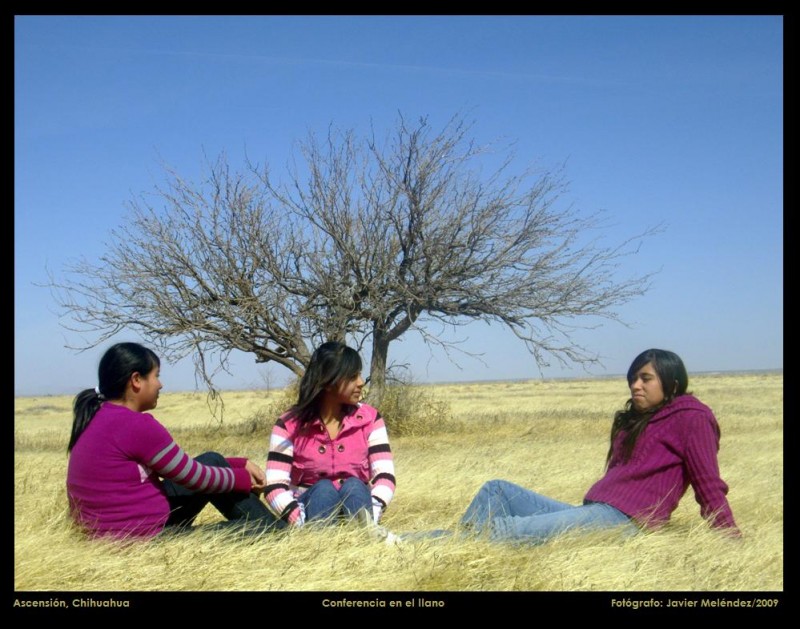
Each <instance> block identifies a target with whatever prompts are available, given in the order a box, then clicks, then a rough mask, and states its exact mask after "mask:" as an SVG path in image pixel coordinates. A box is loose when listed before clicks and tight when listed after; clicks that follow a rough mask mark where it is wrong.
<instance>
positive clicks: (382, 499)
mask: <svg viewBox="0 0 800 629" xmlns="http://www.w3.org/2000/svg"><path fill="white" fill-rule="evenodd" d="M367 443H368V448H369V450H368V456H369V466H370V477H371V481H370V484H371V485H372V505H373V516H374V519H375V521H376V522H377V521H378V520H379V519H380V516H381V514H382V513H383V510H384V509H386V507H387V506H388V505H389V502H391V500H392V496H393V495H394V490H395V485H396V481H395V476H394V459H393V457H392V449H391V447H389V435H388V433H387V432H386V424H385V423H384V421H383V418H382V417H381V416H380V414H379V415H378V416H377V418H376V419H375V422H374V423H373V425H372V431H371V432H370V433H369V438H368V440H367Z"/></svg>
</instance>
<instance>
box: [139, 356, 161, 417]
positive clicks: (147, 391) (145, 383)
mask: <svg viewBox="0 0 800 629" xmlns="http://www.w3.org/2000/svg"><path fill="white" fill-rule="evenodd" d="M160 376H161V370H160V369H159V368H158V367H153V368H152V369H151V370H150V373H148V374H147V375H146V376H142V375H141V374H140V373H138V372H137V373H134V374H133V375H132V376H131V379H132V384H133V386H134V391H135V392H136V398H137V400H136V401H137V403H138V406H139V412H140V413H141V412H144V411H150V410H153V409H154V408H155V407H156V405H157V404H158V392H159V391H161V388H162V387H163V386H164V385H162V384H161V380H159V377H160Z"/></svg>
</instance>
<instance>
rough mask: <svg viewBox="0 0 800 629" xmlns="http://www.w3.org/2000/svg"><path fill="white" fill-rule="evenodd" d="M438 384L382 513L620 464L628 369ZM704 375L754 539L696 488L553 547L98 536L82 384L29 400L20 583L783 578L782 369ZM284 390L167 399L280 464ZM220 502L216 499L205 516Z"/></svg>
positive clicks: (543, 584)
mask: <svg viewBox="0 0 800 629" xmlns="http://www.w3.org/2000/svg"><path fill="white" fill-rule="evenodd" d="M422 389H424V393H425V396H427V397H428V399H431V400H438V401H439V402H440V404H439V406H440V408H449V411H450V412H449V415H450V418H448V417H447V416H443V417H442V418H441V420H439V419H431V418H428V419H427V422H428V424H429V425H428V426H426V427H423V428H426V429H419V430H415V431H406V432H408V433H410V434H401V432H402V431H400V430H395V431H394V432H392V433H390V437H391V438H392V447H393V450H394V453H395V462H396V471H397V478H398V487H397V493H396V495H395V500H394V501H393V503H392V505H391V507H390V509H389V510H388V511H387V513H386V516H385V518H384V522H383V523H384V524H385V525H386V526H387V527H388V528H390V529H392V530H395V531H398V532H411V531H424V530H428V529H433V528H452V527H453V526H454V525H455V523H456V522H457V520H458V518H459V516H460V515H461V513H462V512H463V510H464V508H465V507H466V506H467V504H468V503H469V501H470V500H471V498H472V496H473V495H474V494H475V492H476V491H477V490H478V488H479V487H480V486H481V484H482V483H483V482H485V481H486V480H489V479H492V478H504V479H507V480H510V481H513V482H516V483H519V484H521V485H524V486H526V487H529V488H531V489H534V490H536V491H539V492H541V493H544V494H547V495H549V496H552V497H554V498H557V499H560V500H563V501H565V502H573V503H576V504H577V503H579V502H580V501H581V499H582V497H583V494H584V492H585V491H586V489H587V488H588V487H589V486H590V485H591V484H592V483H593V482H594V481H595V480H596V479H597V478H598V477H599V476H600V475H601V474H602V472H603V464H604V461H605V455H606V450H607V447H608V433H609V428H610V422H611V417H612V415H613V412H614V411H615V410H616V409H617V408H618V407H619V406H620V405H621V404H622V403H623V402H624V400H625V399H626V391H627V390H626V387H625V383H624V380H622V379H621V378H620V379H613V380H612V379H595V380H558V381H530V382H507V383H502V382H498V383H476V384H452V385H437V386H426V387H422ZM690 389H691V390H692V391H693V392H694V393H695V394H696V395H697V396H698V397H699V398H700V399H702V400H703V401H704V402H706V403H707V404H708V405H709V406H711V407H712V409H714V411H715V413H716V415H717V418H718V419H719V423H720V426H721V429H722V446H721V451H720V466H721V469H722V475H723V478H724V479H725V480H726V481H727V483H728V485H729V486H730V492H729V496H728V497H729V500H730V503H731V506H732V509H733V512H734V515H735V517H736V519H737V522H738V524H739V526H740V528H741V530H742V532H743V535H744V537H743V538H742V539H740V540H732V539H729V538H726V537H724V536H722V535H720V534H718V533H716V532H714V531H712V530H710V529H709V528H708V527H707V526H706V524H705V522H704V521H703V520H702V519H701V518H700V515H699V509H698V506H697V504H696V503H695V501H694V497H693V494H692V491H691V489H690V490H689V492H688V493H687V495H686V496H685V497H684V499H683V501H682V502H681V504H680V506H679V508H678V510H677V511H676V512H675V513H674V515H673V518H672V521H671V523H670V524H669V525H668V526H667V527H666V528H664V529H662V530H660V531H657V532H648V533H643V534H641V535H638V536H634V537H632V538H626V539H619V538H617V537H616V536H615V535H613V534H607V533H603V534H591V535H580V534H566V535H564V536H562V537H560V538H558V539H556V540H554V541H552V542H550V543H547V544H544V545H541V546H523V547H519V546H507V545H496V544H490V543H488V542H484V541H477V540H464V539H458V538H449V539H446V540H436V541H432V540H429V541H424V542H408V543H405V544H403V545H400V546H395V547H390V546H386V545H384V544H382V543H380V542H377V541H374V540H372V539H370V538H369V537H368V536H367V535H366V533H365V532H364V531H363V530H362V529H359V528H356V527H355V526H341V527H330V528H328V529H325V530H297V531H292V532H289V533H280V534H271V535H265V536H261V537H251V538H247V539H241V538H237V537H235V536H230V535H227V536H226V535H223V534H220V533H210V532H207V531H203V530H202V527H201V529H200V530H198V531H196V532H193V533H191V534H189V535H186V536H184V537H177V538H175V537H174V538H164V539H160V538H159V539H156V540H153V541H150V542H128V543H120V542H110V541H90V540H87V539H84V538H83V537H82V536H81V534H80V533H79V532H78V531H76V530H75V529H74V528H73V527H72V526H71V524H70V520H69V518H68V514H67V500H66V497H65V484H64V479H65V475H66V465H67V454H66V443H67V439H68V436H69V430H70V425H71V398H69V397H37V398H17V399H16V400H15V418H14V426H15V428H14V436H15V449H14V457H15V461H14V472H15V478H14V494H15V496H14V587H15V590H16V591H25V592H47V591H53V592H58V591H79V592H97V591H114V592H118V591H128V592H150V591H223V592H228V591H248V592H250V591H258V592H267V591H327V592H330V591H357V592H370V591H372V592H375V591H384V592H385V591H398V592H399V591H415V592H437V591H439V592H444V591H453V592H455V591H488V592H510V591H570V592H575V591H581V592H593V591H600V592H623V593H624V592H754V591H755V592H779V591H783V587H784V572H783V504H784V499H783V469H784V468H783V375H782V374H744V375H729V374H721V375H699V376H696V377H693V378H692V379H691V382H690ZM281 395H282V393H281V392H280V391H272V392H266V391H252V392H228V393H226V394H225V395H224V399H225V403H226V411H225V418H224V422H223V423H222V424H221V425H220V424H219V423H218V422H216V421H215V420H214V419H213V418H212V417H211V414H210V412H209V409H208V407H207V405H206V401H205V396H204V394H188V393H165V394H163V395H162V397H161V400H160V402H159V407H158V409H156V411H154V414H155V415H156V417H158V418H159V420H160V421H161V422H162V423H163V424H164V425H166V426H167V427H168V428H169V429H170V431H171V432H172V433H173V435H174V436H175V437H176V439H177V440H178V442H179V443H180V444H181V445H182V446H183V447H184V448H185V449H186V450H187V451H189V452H190V453H191V454H199V453H200V452H202V451H204V450H208V449H214V450H218V451H221V452H223V453H224V454H227V455H239V456H247V457H250V458H251V459H253V460H256V461H259V462H261V463H262V464H263V462H264V460H265V456H266V452H267V447H268V438H269V422H266V423H265V421H264V417H263V415H264V413H267V412H270V413H271V411H270V409H271V408H272V407H274V406H275V399H276V398H279V397H280V396H281ZM444 415H446V414H444ZM270 416H271V414H270ZM257 417H262V421H261V422H260V423H259V422H255V421H254V418H257ZM387 419H389V420H391V418H387ZM270 421H271V420H270ZM254 428H255V430H254V431H253V429H254ZM392 435H394V436H392ZM218 518H219V516H218V515H217V514H216V512H214V511H213V510H211V508H209V509H207V510H206V511H204V512H203V514H201V516H200V522H201V523H209V522H214V521H216V520H217V519H218Z"/></svg>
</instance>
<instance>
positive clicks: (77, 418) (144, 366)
mask: <svg viewBox="0 0 800 629" xmlns="http://www.w3.org/2000/svg"><path fill="white" fill-rule="evenodd" d="M160 366H161V361H160V360H159V359H158V356H156V354H155V352H153V351H152V350H150V349H147V348H146V347H144V346H143V345H139V344H138V343H117V344H116V345H112V346H111V347H109V348H108V349H107V350H106V353H105V354H103V357H102V358H101V359H100V365H99V366H98V368H97V382H98V386H97V388H96V389H84V390H83V391H81V392H80V393H78V395H76V396H75V401H74V402H73V404H72V409H73V419H72V435H71V436H70V439H69V445H68V446H67V452H71V451H72V448H73V447H75V444H76V443H77V442H78V439H79V438H80V436H81V435H82V434H83V431H84V430H86V427H87V426H88V425H89V422H90V421H92V418H93V417H94V416H95V414H96V413H97V411H99V410H100V406H102V404H103V402H104V401H105V400H117V399H119V398H121V397H122V396H123V395H125V388H126V387H127V386H128V381H129V380H130V379H131V376H132V375H133V374H134V373H137V372H138V373H140V374H141V375H142V376H146V375H147V374H149V373H150V372H151V371H153V369H154V368H156V367H160Z"/></svg>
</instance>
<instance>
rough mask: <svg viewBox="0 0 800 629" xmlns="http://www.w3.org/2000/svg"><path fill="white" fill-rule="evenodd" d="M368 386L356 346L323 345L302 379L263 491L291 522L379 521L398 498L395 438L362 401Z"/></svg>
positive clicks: (279, 427)
mask: <svg viewBox="0 0 800 629" xmlns="http://www.w3.org/2000/svg"><path fill="white" fill-rule="evenodd" d="M364 384H365V383H364V380H363V379H362V378H361V358H360V357H359V355H358V352H356V351H355V350H354V349H352V348H350V347H347V346H346V345H344V344H342V343H339V342H333V341H332V342H328V343H324V344H322V345H321V346H320V347H318V348H317V349H316V351H315V352H314V354H313V355H312V357H311V361H310V363H309V365H308V368H307V369H306V372H305V374H304V375H303V377H302V379H301V380H300V391H299V395H298V400H297V403H296V404H295V405H294V406H292V407H291V408H290V409H289V410H287V411H286V412H285V413H283V414H282V415H281V416H280V418H279V419H278V421H277V423H276V424H275V427H274V428H273V430H272V435H271V438H270V444H269V455H268V457H267V473H266V476H267V480H266V484H267V487H266V489H265V497H266V500H267V504H268V505H269V507H270V509H271V510H272V512H273V514H274V515H275V516H276V517H278V518H281V519H282V520H283V521H285V522H287V523H288V524H289V525H291V526H302V525H304V524H305V523H306V522H310V521H314V520H316V521H319V522H332V521H335V520H338V519H345V520H348V519H359V520H361V521H362V523H364V524H368V525H374V524H376V523H377V522H378V520H379V519H380V517H381V515H382V514H383V512H384V511H385V509H386V507H387V506H388V505H389V502H390V501H391V500H392V496H393V495H394V490H395V476H394V463H393V459H392V451H391V448H390V447H389V438H388V435H387V432H386V426H385V424H384V422H383V419H382V418H381V415H380V413H379V412H378V411H377V410H376V409H375V408H373V407H371V406H369V405H367V404H363V403H361V401H360V400H361V395H362V389H363V387H364ZM373 530H377V529H375V528H374V527H373ZM386 534H388V532H386V531H384V536H385V535H386ZM389 535H391V534H389Z"/></svg>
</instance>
